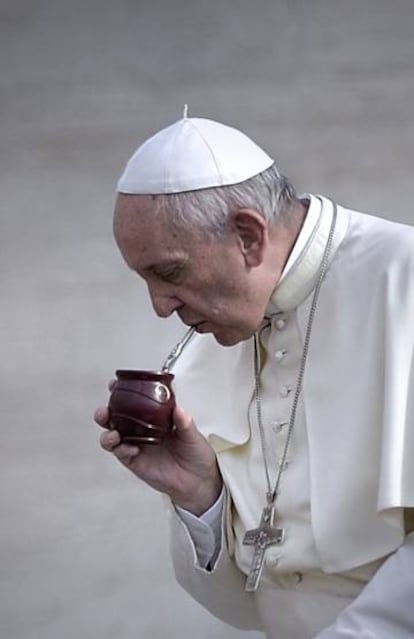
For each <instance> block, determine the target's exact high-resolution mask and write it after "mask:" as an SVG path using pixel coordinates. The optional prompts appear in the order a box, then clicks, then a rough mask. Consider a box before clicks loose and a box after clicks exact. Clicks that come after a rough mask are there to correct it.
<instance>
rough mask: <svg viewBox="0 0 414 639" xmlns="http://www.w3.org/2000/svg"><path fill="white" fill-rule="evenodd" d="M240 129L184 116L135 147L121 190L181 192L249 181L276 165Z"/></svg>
mask: <svg viewBox="0 0 414 639" xmlns="http://www.w3.org/2000/svg"><path fill="white" fill-rule="evenodd" d="M273 163H274V162H273V160H272V158H270V157H269V156H268V155H267V153H265V152H264V151H263V150H262V149H261V148H260V147H259V146H257V144H255V143H254V142H253V141H252V140H250V138H248V137H247V135H245V134H244V133H242V132H241V131H238V130H237V129H233V128H232V127H229V126H226V125H224V124H220V123H219V122H215V121H214V120H207V119H205V118H188V117H186V116H184V117H183V118H182V119H181V120H178V122H175V123H174V124H172V125H171V126H168V127H167V128H165V129H162V130H161V131H159V132H158V133H156V134H155V135H153V136H152V137H150V138H149V139H148V140H146V142H144V143H143V144H142V145H141V146H139V147H138V149H137V150H136V151H135V153H134V154H133V156H132V157H131V158H130V160H129V161H128V163H127V165H126V167H125V170H124V172H123V174H122V175H121V177H120V179H119V182H118V186H117V190H118V192H119V193H129V194H158V193H182V192H184V191H195V190H198V189H206V188H209V187H215V186H225V185H229V184H238V183H239V182H244V180H247V179H249V178H251V177H254V176H255V175H258V174H259V173H261V172H262V171H264V170H265V169H268V168H269V167H270V166H272V164H273Z"/></svg>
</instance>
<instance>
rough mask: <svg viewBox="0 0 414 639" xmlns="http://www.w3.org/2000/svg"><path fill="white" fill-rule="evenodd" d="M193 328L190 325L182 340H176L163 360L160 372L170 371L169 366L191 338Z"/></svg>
mask: <svg viewBox="0 0 414 639" xmlns="http://www.w3.org/2000/svg"><path fill="white" fill-rule="evenodd" d="M194 331H195V328H194V326H190V328H189V329H188V331H187V332H186V333H185V335H184V337H183V338H182V340H180V341H179V342H178V344H176V345H175V346H174V348H173V349H172V351H171V352H170V354H169V355H168V357H167V359H166V360H165V362H164V365H163V367H162V369H161V372H162V373H168V372H169V371H170V368H171V366H172V365H173V364H174V362H175V361H176V360H177V359H178V358H179V357H180V355H181V353H182V351H183V349H184V347H185V345H186V344H187V342H189V341H190V339H191V338H192V336H193V334H194Z"/></svg>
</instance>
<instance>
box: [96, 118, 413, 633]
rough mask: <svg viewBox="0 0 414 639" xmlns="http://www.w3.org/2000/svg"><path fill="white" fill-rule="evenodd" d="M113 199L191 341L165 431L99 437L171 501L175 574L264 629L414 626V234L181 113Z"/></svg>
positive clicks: (144, 266) (130, 253)
mask: <svg viewBox="0 0 414 639" xmlns="http://www.w3.org/2000/svg"><path fill="white" fill-rule="evenodd" d="M118 191H119V195H118V198H117V202H116V209H115V219H114V232H115V238H116V241H117V243H118V246H119V249H120V251H121V253H122V256H123V258H124V259H125V261H126V263H127V265H128V266H129V268H131V269H132V270H133V271H135V272H136V273H137V274H138V275H139V276H140V277H142V278H143V279H144V280H145V282H146V284H147V286H148V291H149V295H150V297H151V301H152V304H153V307H154V309H155V311H156V313H157V314H158V315H159V316H161V317H168V316H170V315H171V314H172V313H174V312H175V313H177V314H178V316H179V317H180V319H181V320H182V321H183V323H184V324H186V325H187V326H191V327H194V329H195V334H194V336H193V337H192V338H191V340H190V341H189V343H188V344H187V345H186V346H185V348H184V350H183V353H182V355H181V356H180V357H179V358H178V360H177V361H176V363H175V365H174V369H173V372H174V374H175V392H176V396H177V400H178V405H177V408H176V409H175V413H174V422H175V429H174V431H173V433H172V434H171V435H170V436H169V437H168V438H167V439H166V440H164V442H163V443H161V444H160V445H159V446H141V447H137V446H131V445H128V444H126V443H123V442H122V441H121V439H120V436H119V433H117V432H116V431H108V430H105V431H104V432H103V434H102V436H101V444H102V446H103V448H105V449H106V450H109V451H112V453H113V454H114V455H115V456H116V457H117V458H118V459H119V460H121V462H122V463H124V464H125V465H126V466H127V467H128V468H129V469H130V470H131V471H132V472H133V473H134V474H135V475H136V476H137V477H139V478H140V479H142V480H144V481H145V482H147V483H148V484H149V485H150V486H152V487H153V488H155V489H156V490H158V491H161V492H162V493H164V494H166V495H167V496H168V497H169V500H170V503H171V509H170V510H171V543H172V556H173V561H174V566H175V570H176V575H177V578H178V580H179V582H180V583H181V584H182V585H183V587H184V588H185V589H186V590H187V591H188V592H189V593H190V594H191V595H192V596H193V597H194V598H195V599H197V600H198V601H199V602H200V603H201V604H202V605H204V606H205V607H206V608H207V609H208V610H210V611H211V612H212V613H213V614H215V615H217V616H218V617H220V618H221V619H223V620H224V621H226V622H228V623H230V624H232V625H235V626H236V627H239V628H244V629H261V630H263V631H264V632H265V633H266V635H267V636H268V637H270V638H274V639H307V638H311V637H318V639H340V638H342V637H343V638H345V637H346V638H350V637H354V638H357V637H358V638H359V639H361V638H367V639H368V638H374V637H375V638H378V639H379V638H384V639H385V638H389V639H391V638H392V639H408V637H413V636H414V611H413V610H414V609H413V602H414V577H413V574H414V536H413V533H412V532H411V531H412V530H413V528H414V526H413V525H412V522H411V524H410V518H411V515H412V510H411V509H412V508H413V507H414V464H413V463H412V459H413V455H414V277H413V276H414V229H412V228H411V227H407V226H403V225H400V224H394V223H391V222H388V221H385V220H382V219H379V218H375V217H372V216H367V215H364V214H362V213H358V212H355V211H350V210H347V209H345V208H343V207H341V206H337V205H336V204H335V203H334V202H332V201H331V200H329V199H327V198H325V197H321V196H314V195H304V196H301V197H299V196H298V195H297V194H296V192H295V189H294V187H293V186H292V184H291V183H290V182H289V180H288V179H286V178H285V177H283V176H282V175H281V174H280V173H279V171H278V169H277V168H276V166H275V164H274V162H273V160H272V159H271V158H270V157H269V156H268V155H267V154H266V153H265V152H264V151H263V150H262V149H260V148H259V147H258V146H257V145H256V144H254V142H252V141H251V140H250V139H249V138H247V137H246V136H245V135H244V134H243V133H241V132H240V131H237V130H235V129H233V128H230V127H228V126H225V125H222V124H219V123H217V122H213V121H211V120H206V119H201V118H188V117H186V115H185V116H184V118H183V119H182V120H180V121H178V122H176V123H175V124H173V125H172V126H170V127H168V128H166V129H164V130H162V131H160V132H159V133H157V134H156V135H155V136H153V137H152V138H150V139H149V140H147V141H146V142H145V143H144V144H143V145H142V146H140V147H139V148H138V150H137V151H136V153H135V154H134V155H133V156H132V158H131V159H130V161H129V162H128V164H127V166H126V169H125V171H124V173H123V175H122V176H121V179H120V181H119V184H118ZM224 347H225V348H224ZM95 419H96V421H97V422H98V423H99V424H100V425H101V426H107V423H108V411H107V409H105V408H101V409H98V411H97V413H96V417H95Z"/></svg>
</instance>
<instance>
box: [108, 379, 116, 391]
mask: <svg viewBox="0 0 414 639" xmlns="http://www.w3.org/2000/svg"><path fill="white" fill-rule="evenodd" d="M115 386H116V379H111V381H110V382H109V383H108V390H109V392H110V393H112V391H113V390H114V388H115Z"/></svg>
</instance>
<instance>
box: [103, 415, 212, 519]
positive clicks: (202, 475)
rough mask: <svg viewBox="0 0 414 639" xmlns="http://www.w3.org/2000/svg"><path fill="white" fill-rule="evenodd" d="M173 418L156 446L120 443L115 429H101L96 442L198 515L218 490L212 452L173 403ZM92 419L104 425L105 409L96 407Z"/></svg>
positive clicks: (131, 469) (146, 480) (188, 417)
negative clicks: (167, 431)
mask: <svg viewBox="0 0 414 639" xmlns="http://www.w3.org/2000/svg"><path fill="white" fill-rule="evenodd" d="M173 417H174V429H173V431H172V433H171V434H169V435H167V437H166V438H165V439H164V440H163V441H162V442H161V443H160V444H158V445H155V446H151V445H147V446H140V447H138V446H130V445H128V444H124V443H121V439H120V436H119V433H118V432H117V431H115V430H111V431H109V430H106V431H105V432H103V433H102V435H101V437H100V443H101V446H102V448H104V449H105V450H107V451H109V452H111V453H113V454H114V455H115V457H117V458H118V459H119V461H120V462H121V463H122V464H124V466H126V467H127V468H129V470H130V471H131V472H133V473H134V475H136V476H137V477H139V479H142V480H143V481H145V482H146V483H147V484H148V485H149V486H151V487H152V488H154V489H155V490H158V491H160V492H162V493H165V494H167V495H168V496H169V497H170V499H171V501H172V502H173V503H174V504H175V505H176V506H180V507H181V508H185V509H186V510H188V511H190V512H191V513H193V514H194V515H196V516H199V515H201V514H202V513H203V512H205V511H206V510H208V508H210V506H212V505H213V504H214V502H215V501H216V500H217V498H218V496H219V495H220V492H221V489H222V479H221V475H220V472H219V470H218V466H217V460H216V455H215V453H214V451H213V449H212V448H211V446H210V444H209V443H208V442H207V440H206V439H205V438H204V437H203V436H202V435H201V433H199V432H198V430H197V428H196V426H195V424H194V421H193V420H192V418H191V417H190V416H189V415H188V414H187V413H185V412H184V411H183V410H182V409H181V408H180V407H178V406H176V408H175V409H174V415H173ZM94 418H95V421H96V423H97V424H99V425H100V426H102V427H103V428H108V419H109V413H108V409H107V408H98V410H97V411H96V412H95V416H94Z"/></svg>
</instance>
